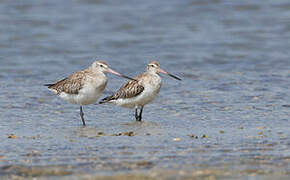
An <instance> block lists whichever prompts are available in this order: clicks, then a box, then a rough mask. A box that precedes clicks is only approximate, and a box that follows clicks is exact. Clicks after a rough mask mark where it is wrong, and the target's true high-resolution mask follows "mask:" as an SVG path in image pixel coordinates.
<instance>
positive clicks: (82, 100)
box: [45, 61, 134, 126]
mask: <svg viewBox="0 0 290 180" xmlns="http://www.w3.org/2000/svg"><path fill="white" fill-rule="evenodd" d="M105 73H112V74H115V75H118V76H121V77H124V78H127V79H131V80H134V79H132V78H130V77H128V76H125V75H122V74H120V73H118V72H116V71H114V70H112V69H110V68H109V67H108V64H107V63H106V62H105V61H95V62H94V63H93V64H92V65H91V66H89V67H88V68H86V69H84V70H82V71H77V72H75V73H73V74H72V75H70V76H68V77H67V78H64V79H62V80H60V81H58V82H56V83H54V84H45V86H48V88H49V89H50V90H51V91H53V92H55V93H56V94H57V95H58V96H59V97H61V98H62V99H64V100H66V101H68V102H70V103H72V104H79V105H80V116H81V120H82V122H83V125H84V126H85V125H86V123H85V120H84V113H83V108H82V106H83V105H89V104H93V103H95V102H96V101H97V100H98V98H99V97H100V96H101V94H102V92H103V91H104V89H105V87H106V85H107V76H106V74H105Z"/></svg>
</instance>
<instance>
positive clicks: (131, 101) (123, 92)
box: [100, 61, 181, 121]
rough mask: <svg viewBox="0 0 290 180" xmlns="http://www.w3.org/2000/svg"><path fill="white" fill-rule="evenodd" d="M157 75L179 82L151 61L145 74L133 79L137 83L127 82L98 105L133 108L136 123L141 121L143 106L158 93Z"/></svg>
mask: <svg viewBox="0 0 290 180" xmlns="http://www.w3.org/2000/svg"><path fill="white" fill-rule="evenodd" d="M159 73H163V74H167V75H169V76H171V77H173V78H175V79H177V80H181V79H180V78H178V77H176V76H174V75H172V74H170V73H168V72H166V71H164V70H163V69H161V68H160V64H159V63H158V62H157V61H151V62H150V63H149V64H148V65H147V67H146V72H144V73H142V74H140V75H138V76H136V77H135V78H134V79H136V80H137V81H128V82H127V83H126V84H124V85H123V86H122V87H121V88H120V89H119V90H118V91H117V92H116V93H115V94H113V95H112V96H108V97H106V98H104V99H103V100H102V101H101V102H100V104H102V103H113V104H116V105H119V106H121V107H125V108H135V118H136V121H141V119H142V112H143V108H144V106H145V105H146V104H148V103H150V102H152V101H153V99H155V98H156V97H157V95H158V93H159V91H160V88H161V84H162V82H161V77H160V75H159ZM138 109H140V112H139V114H138Z"/></svg>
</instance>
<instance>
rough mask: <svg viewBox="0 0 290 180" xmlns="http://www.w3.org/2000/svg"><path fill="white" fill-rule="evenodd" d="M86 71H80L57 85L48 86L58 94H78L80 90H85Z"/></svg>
mask: <svg viewBox="0 0 290 180" xmlns="http://www.w3.org/2000/svg"><path fill="white" fill-rule="evenodd" d="M86 73H88V72H85V71H78V72H75V73H73V74H72V75H70V76H69V77H67V78H65V79H62V80H60V81H58V82H56V83H55V84H51V85H50V86H48V88H49V89H53V90H55V91H56V93H57V94H60V93H61V92H65V93H68V94H78V93H79V90H80V89H81V88H83V86H84V82H85V77H86V75H85V74H86Z"/></svg>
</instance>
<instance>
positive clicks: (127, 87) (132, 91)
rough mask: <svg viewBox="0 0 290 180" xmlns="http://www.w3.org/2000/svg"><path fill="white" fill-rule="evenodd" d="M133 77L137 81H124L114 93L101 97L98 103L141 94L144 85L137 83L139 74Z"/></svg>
mask: <svg viewBox="0 0 290 180" xmlns="http://www.w3.org/2000/svg"><path fill="white" fill-rule="evenodd" d="M134 79H136V80H137V81H133V80H130V81H127V83H125V84H124V85H123V86H122V87H121V88H120V89H119V90H118V91H117V92H116V93H115V94H113V95H111V96H108V97H106V98H104V99H102V101H101V102H100V104H102V103H106V102H109V101H112V100H117V99H127V98H132V97H136V96H138V95H139V94H141V93H142V92H143V90H144V87H143V86H142V85H140V84H139V81H138V80H140V76H137V77H135V78H134Z"/></svg>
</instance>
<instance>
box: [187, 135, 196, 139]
mask: <svg viewBox="0 0 290 180" xmlns="http://www.w3.org/2000/svg"><path fill="white" fill-rule="evenodd" d="M188 136H189V137H191V138H195V139H198V136H196V135H194V134H189V135H188Z"/></svg>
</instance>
